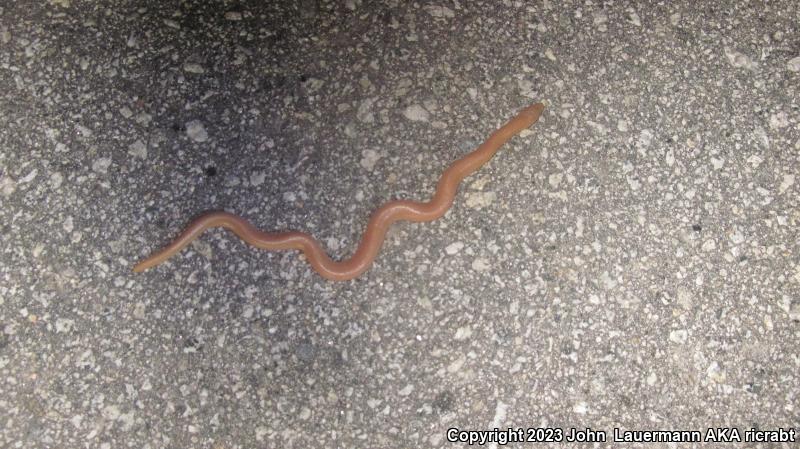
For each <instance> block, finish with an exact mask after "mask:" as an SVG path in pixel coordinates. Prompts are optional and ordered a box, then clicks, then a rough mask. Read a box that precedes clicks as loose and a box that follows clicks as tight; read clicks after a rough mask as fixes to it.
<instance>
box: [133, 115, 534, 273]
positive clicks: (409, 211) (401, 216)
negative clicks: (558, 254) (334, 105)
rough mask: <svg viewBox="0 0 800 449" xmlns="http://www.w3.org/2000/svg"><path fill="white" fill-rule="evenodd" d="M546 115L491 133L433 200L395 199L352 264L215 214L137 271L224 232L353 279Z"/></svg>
mask: <svg viewBox="0 0 800 449" xmlns="http://www.w3.org/2000/svg"><path fill="white" fill-rule="evenodd" d="M543 110H544V105H543V104H542V103H537V104H534V105H532V106H529V107H527V108H525V109H523V110H522V111H521V112H520V113H519V114H517V116H516V117H514V118H513V119H511V120H510V121H509V122H508V123H506V124H505V125H503V126H502V127H501V128H500V129H498V130H497V131H495V132H494V133H492V135H491V136H489V138H488V139H486V141H485V142H484V143H483V144H481V145H480V146H479V147H478V148H477V149H475V150H474V151H473V152H471V153H469V154H467V155H466V156H464V157H462V158H461V159H458V160H457V161H455V162H453V163H452V164H451V165H450V166H449V167H448V168H447V170H445V171H444V173H443V174H442V176H441V178H439V183H438V185H437V186H436V192H435V193H434V195H433V198H431V199H430V201H426V202H418V201H408V200H394V201H390V202H388V203H386V204H384V205H383V206H381V207H380V208H378V209H377V210H376V211H375V212H373V213H372V216H371V217H370V219H369V223H368V224H367V228H366V231H365V232H364V236H363V237H362V239H361V243H360V244H359V245H358V249H356V252H355V253H354V254H353V255H352V257H350V258H349V259H346V260H342V261H336V260H333V259H331V258H330V257H329V256H328V254H327V253H326V252H325V250H324V249H323V248H322V246H321V245H320V244H319V242H318V241H317V240H316V239H314V237H312V236H311V235H309V234H307V233H305V232H299V231H287V232H263V231H261V230H259V229H256V228H255V227H254V226H253V225H252V224H250V222H248V221H247V220H245V219H244V218H242V217H239V216H238V215H234V214H231V213H228V212H223V211H212V212H206V213H204V214H201V215H200V216H198V217H197V218H195V219H194V220H192V222H190V223H189V225H188V226H187V227H186V229H185V230H184V231H183V232H182V233H181V234H180V235H179V236H178V237H177V238H176V239H175V240H173V241H172V243H170V244H169V245H167V246H166V247H165V248H163V249H162V250H161V251H159V252H157V253H155V254H153V255H151V256H150V257H148V258H147V259H145V260H143V261H141V262H139V263H138V264H136V265H135V266H134V267H133V271H135V272H141V271H144V270H146V269H148V268H152V267H154V266H156V265H158V264H160V263H161V262H164V261H165V260H167V259H168V258H170V257H172V256H173V255H174V254H176V253H177V252H178V251H180V250H181V249H183V248H184V247H186V245H188V244H189V243H190V242H191V241H192V240H194V239H196V238H197V237H198V236H200V234H202V233H203V232H204V231H205V230H206V229H209V228H215V227H222V228H226V229H229V230H230V231H232V232H233V233H234V234H236V235H237V236H238V237H239V238H240V239H242V240H244V241H245V242H247V243H249V244H251V245H253V246H255V247H257V248H262V249H268V250H286V249H294V250H300V251H302V252H303V254H305V256H306V258H307V260H308V263H310V264H311V266H312V267H313V268H314V270H316V271H317V272H318V273H319V274H320V275H322V276H323V277H325V278H327V279H330V280H334V281H345V280H349V279H353V278H355V277H357V276H358V275H360V274H361V273H363V272H365V271H367V269H369V267H370V265H372V262H373V261H374V260H375V257H376V256H377V255H378V252H379V251H380V249H381V245H382V244H383V240H384V237H385V236H386V231H387V230H388V229H389V227H390V226H391V225H392V223H394V222H396V221H399V220H406V221H413V222H422V221H432V220H435V219H437V218H439V217H441V216H442V215H444V214H445V212H447V210H448V209H450V206H451V205H452V204H453V200H454V199H455V196H456V192H457V190H458V185H459V184H460V183H461V181H462V180H463V179H464V178H465V177H467V176H469V175H470V174H472V173H473V172H475V171H476V170H477V169H479V168H480V167H481V166H483V164H485V163H486V162H487V161H488V160H489V159H491V158H492V156H494V154H495V153H496V152H497V150H498V149H499V148H500V147H501V146H502V145H503V144H504V143H506V142H507V141H508V140H509V139H511V138H512V137H514V136H515V135H516V134H518V133H520V132H521V131H522V130H524V129H526V128H528V127H529V126H531V125H533V124H534V123H536V121H537V120H539V117H540V116H541V114H542V111H543Z"/></svg>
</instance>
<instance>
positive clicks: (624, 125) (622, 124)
mask: <svg viewBox="0 0 800 449" xmlns="http://www.w3.org/2000/svg"><path fill="white" fill-rule="evenodd" d="M628 128H629V125H628V122H627V121H626V120H620V121H618V122H617V130H619V131H622V132H628Z"/></svg>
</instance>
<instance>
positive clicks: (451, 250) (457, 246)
mask: <svg viewBox="0 0 800 449" xmlns="http://www.w3.org/2000/svg"><path fill="white" fill-rule="evenodd" d="M463 248H464V244H463V243H461V242H454V243H451V244H449V245H447V247H446V248H445V249H444V252H445V253H447V255H449V256H452V255H455V254H458V252H459V251H461V250H462V249H463Z"/></svg>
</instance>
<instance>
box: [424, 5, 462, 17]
mask: <svg viewBox="0 0 800 449" xmlns="http://www.w3.org/2000/svg"><path fill="white" fill-rule="evenodd" d="M425 11H427V12H428V14H430V15H431V16H433V17H436V18H437V19H442V18H452V17H455V15H456V14H455V13H454V12H453V10H452V9H450V8H448V7H446V6H438V5H428V6H426V7H425Z"/></svg>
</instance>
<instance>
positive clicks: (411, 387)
mask: <svg viewBox="0 0 800 449" xmlns="http://www.w3.org/2000/svg"><path fill="white" fill-rule="evenodd" d="M412 391H414V385H411V384H408V385H406V386H405V387H403V389H402V390H400V391H398V392H397V394H399V395H400V396H408V395H409V394H411V392H412Z"/></svg>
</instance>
